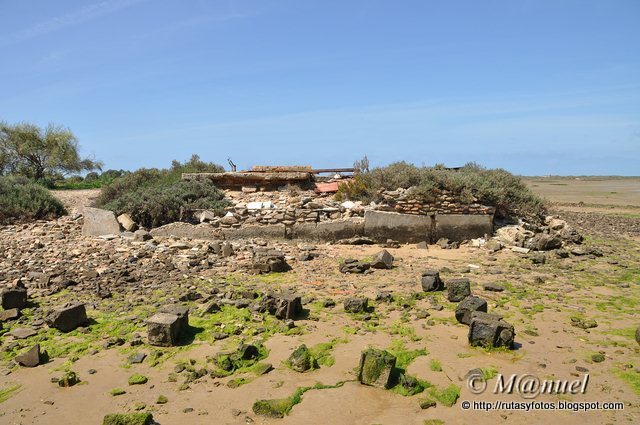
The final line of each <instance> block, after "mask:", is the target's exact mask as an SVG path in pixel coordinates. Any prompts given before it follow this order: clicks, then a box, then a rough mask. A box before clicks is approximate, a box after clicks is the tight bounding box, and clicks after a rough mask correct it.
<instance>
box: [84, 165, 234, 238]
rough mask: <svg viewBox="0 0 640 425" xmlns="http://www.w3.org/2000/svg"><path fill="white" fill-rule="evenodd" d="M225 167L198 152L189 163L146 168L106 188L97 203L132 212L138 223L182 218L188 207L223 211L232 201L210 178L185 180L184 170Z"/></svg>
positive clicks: (211, 170) (153, 223)
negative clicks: (203, 158)
mask: <svg viewBox="0 0 640 425" xmlns="http://www.w3.org/2000/svg"><path fill="white" fill-rule="evenodd" d="M222 171H224V169H223V168H222V167H221V166H220V165H217V164H213V163H206V162H203V161H201V160H200V158H199V157H198V156H197V155H193V156H192V157H191V159H190V160H189V161H187V162H185V163H180V162H178V161H174V162H173V164H172V166H171V168H170V169H157V168H150V169H147V168H142V169H140V170H137V171H135V172H133V173H129V174H126V175H124V176H122V177H120V178H119V179H117V180H115V181H114V182H113V183H112V184H109V185H107V186H105V187H103V188H102V191H101V192H100V196H99V197H98V200H97V202H96V203H97V205H98V206H99V207H101V208H106V209H108V210H111V211H113V212H115V213H116V214H122V213H128V214H129V215H130V216H131V218H132V219H133V220H134V221H135V222H136V223H138V224H141V225H143V226H145V227H157V226H161V225H163V224H167V223H172V222H174V221H178V220H180V219H182V218H183V217H182V214H183V212H184V211H187V210H193V209H208V210H212V211H221V210H222V209H224V208H225V207H226V206H227V205H229V203H228V201H226V200H225V199H224V193H223V192H221V191H220V190H218V189H217V188H216V187H215V186H213V185H212V184H211V183H209V182H200V181H183V180H182V179H181V178H182V173H195V172H198V173H205V172H206V173H214V172H222Z"/></svg>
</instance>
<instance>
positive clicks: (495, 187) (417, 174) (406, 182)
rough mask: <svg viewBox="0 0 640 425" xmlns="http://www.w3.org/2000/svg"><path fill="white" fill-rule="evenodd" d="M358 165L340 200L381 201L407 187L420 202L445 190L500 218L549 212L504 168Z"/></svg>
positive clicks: (539, 200) (397, 163)
mask: <svg viewBox="0 0 640 425" xmlns="http://www.w3.org/2000/svg"><path fill="white" fill-rule="evenodd" d="M356 165H357V166H359V168H360V172H359V173H357V174H356V176H355V178H354V179H353V180H352V181H351V182H349V183H347V184H343V185H341V186H340V189H339V191H338V193H337V195H336V196H337V198H338V199H339V200H341V199H351V200H361V201H364V202H370V201H379V200H380V199H379V196H380V190H381V189H385V190H395V189H397V188H404V189H410V194H411V195H412V196H414V197H415V198H417V199H421V200H423V201H432V200H433V199H434V197H435V196H437V195H438V194H439V193H440V192H441V191H443V190H446V191H449V192H451V193H453V194H454V195H455V196H456V197H457V198H458V199H457V200H458V201H459V202H461V203H469V204H470V203H474V202H477V203H480V204H483V205H490V206H494V207H495V208H496V215H497V216H498V217H531V218H537V219H539V218H541V217H542V216H544V214H545V212H546V206H545V203H544V201H543V199H542V198H540V197H539V196H538V195H536V194H534V193H533V192H532V191H531V189H530V188H529V187H528V186H527V185H526V183H525V182H524V181H523V180H522V179H521V178H520V177H518V176H515V175H513V174H511V173H509V172H508V171H506V170H503V169H486V168H484V167H482V166H480V165H478V164H476V163H473V162H470V163H468V164H466V165H465V166H464V167H462V168H460V169H455V170H452V169H447V168H445V167H444V166H442V165H436V166H434V167H424V166H423V167H417V166H415V165H413V164H409V163H406V162H395V163H392V164H390V165H387V166H385V167H376V168H374V169H372V170H370V171H369V170H368V161H367V160H366V158H365V159H364V160H363V161H360V162H359V164H356ZM356 168H358V167H356Z"/></svg>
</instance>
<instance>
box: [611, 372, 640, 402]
mask: <svg viewBox="0 0 640 425" xmlns="http://www.w3.org/2000/svg"><path fill="white" fill-rule="evenodd" d="M614 374H615V375H616V376H617V377H618V378H619V379H621V380H623V381H624V382H625V383H627V385H629V386H630V387H631V389H632V390H633V391H634V392H635V393H636V394H637V395H638V396H640V373H638V372H636V371H635V370H633V369H627V368H624V369H614Z"/></svg>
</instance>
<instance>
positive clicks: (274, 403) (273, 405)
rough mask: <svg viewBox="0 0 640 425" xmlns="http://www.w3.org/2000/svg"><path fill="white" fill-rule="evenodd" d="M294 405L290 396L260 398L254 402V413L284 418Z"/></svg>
mask: <svg viewBox="0 0 640 425" xmlns="http://www.w3.org/2000/svg"><path fill="white" fill-rule="evenodd" d="M292 406H293V404H292V403H291V399H290V398H275V399H270V400H258V401H256V402H255V403H253V413H255V414H256V415H260V416H266V417H268V418H284V417H285V415H286V414H287V413H289V411H290V410H291V407H292Z"/></svg>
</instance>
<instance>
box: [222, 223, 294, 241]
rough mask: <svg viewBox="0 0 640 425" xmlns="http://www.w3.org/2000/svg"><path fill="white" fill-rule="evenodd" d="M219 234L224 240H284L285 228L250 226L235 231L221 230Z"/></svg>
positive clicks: (233, 229)
mask: <svg viewBox="0 0 640 425" xmlns="http://www.w3.org/2000/svg"><path fill="white" fill-rule="evenodd" d="M221 233H222V236H223V237H224V238H225V239H253V238H265V239H285V238H286V228H285V225H284V224H269V225H259V226H258V225H252V226H243V227H240V228H237V229H235V228H232V229H222V230H221Z"/></svg>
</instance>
